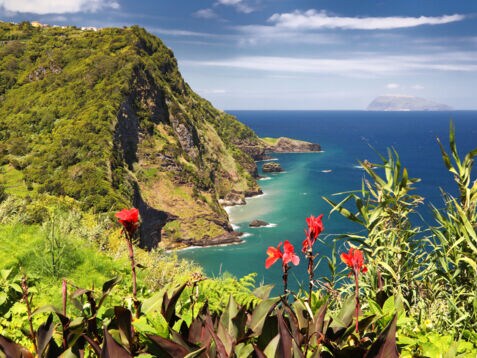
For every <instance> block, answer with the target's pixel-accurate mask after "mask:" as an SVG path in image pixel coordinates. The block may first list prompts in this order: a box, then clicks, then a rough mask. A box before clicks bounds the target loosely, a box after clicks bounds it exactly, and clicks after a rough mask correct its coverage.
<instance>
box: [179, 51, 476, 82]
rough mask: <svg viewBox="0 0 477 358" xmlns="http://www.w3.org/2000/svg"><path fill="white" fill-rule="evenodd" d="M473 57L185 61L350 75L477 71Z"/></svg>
mask: <svg viewBox="0 0 477 358" xmlns="http://www.w3.org/2000/svg"><path fill="white" fill-rule="evenodd" d="M461 55H462V56H463V57H465V56H469V57H471V56H475V57H474V58H475V59H474V60H473V61H467V60H462V61H461V60H459V58H460V57H461V56H460V53H451V54H443V55H438V54H429V55H416V56H377V55H376V54H373V53H369V54H361V55H360V56H359V57H358V56H355V57H350V58H295V57H277V56H275V57H274V56H243V57H236V58H230V59H224V60H217V61H183V62H182V64H186V65H192V66H207V67H229V68H238V69H246V70H257V71H263V72H277V73H287V74H289V73H306V74H320V75H341V76H348V77H361V78H363V77H376V76H390V75H397V74H403V73H411V72H423V71H450V72H469V73H477V53H465V54H461Z"/></svg>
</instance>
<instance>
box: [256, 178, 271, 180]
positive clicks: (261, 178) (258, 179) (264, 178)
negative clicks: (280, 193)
mask: <svg viewBox="0 0 477 358" xmlns="http://www.w3.org/2000/svg"><path fill="white" fill-rule="evenodd" d="M258 180H272V178H271V177H264V178H260V179H258Z"/></svg>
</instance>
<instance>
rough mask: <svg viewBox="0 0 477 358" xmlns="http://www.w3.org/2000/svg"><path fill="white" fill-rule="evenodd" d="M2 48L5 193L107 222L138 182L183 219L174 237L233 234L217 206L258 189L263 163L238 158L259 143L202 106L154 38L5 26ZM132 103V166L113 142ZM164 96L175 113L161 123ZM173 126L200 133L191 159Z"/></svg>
mask: <svg viewBox="0 0 477 358" xmlns="http://www.w3.org/2000/svg"><path fill="white" fill-rule="evenodd" d="M0 40H2V41H5V46H3V47H2V48H1V49H0V78H1V79H2V80H1V81H0V104H1V105H0V140H1V141H0V161H1V162H2V163H4V164H7V166H6V168H7V171H6V173H5V175H2V177H1V178H0V180H2V181H3V182H4V183H5V186H6V191H7V193H8V194H10V195H12V196H18V197H25V196H27V195H28V196H29V197H30V198H31V199H32V200H33V201H36V202H38V203H40V205H41V203H42V201H43V200H44V196H45V195H49V196H53V197H55V196H56V197H59V196H67V197H70V198H73V199H75V200H77V201H78V202H80V203H81V205H82V207H83V209H84V210H89V209H92V210H94V211H97V212H104V211H110V210H114V209H118V208H120V207H122V206H126V205H130V203H131V200H132V196H133V195H132V192H133V190H132V183H133V182H135V181H138V183H139V187H140V188H141V189H142V191H143V192H142V196H143V198H144V199H145V200H146V201H147V202H148V204H150V205H152V206H155V207H156V208H158V209H160V210H164V211H167V212H170V213H171V214H174V215H176V216H178V217H179V220H178V223H176V224H175V227H176V229H177V230H176V231H175V232H176V233H175V234H174V235H172V236H167V235H166V238H167V237H169V238H172V239H173V238H175V237H178V236H179V237H186V238H196V239H200V238H202V237H204V236H206V235H207V236H210V237H214V236H217V235H219V234H222V233H224V232H225V229H224V227H226V223H227V215H226V213H225V212H224V211H223V210H222V209H221V208H220V206H219V205H218V202H217V200H218V198H220V197H223V196H224V195H225V194H226V193H227V192H229V191H230V190H239V191H248V190H256V189H257V188H258V186H257V184H256V182H255V181H254V179H253V178H252V176H251V175H250V173H249V171H253V168H254V163H253V161H252V160H251V158H250V157H248V156H247V155H245V154H244V153H243V152H242V151H241V150H240V149H239V144H240V142H241V141H243V140H247V141H251V142H252V143H255V144H258V143H259V141H258V138H257V137H256V135H255V134H254V133H253V131H251V130H250V129H249V128H248V127H246V126H244V125H243V124H241V123H239V122H238V121H236V120H235V119H234V118H233V117H232V116H230V115H228V114H226V113H223V112H221V111H218V110H216V109H215V108H213V107H212V106H211V104H210V103H209V102H207V101H205V100H204V99H202V98H200V97H199V96H197V95H196V94H195V93H194V92H193V91H192V90H191V89H190V88H189V86H188V85H187V84H186V83H185V82H184V81H183V79H182V77H181V75H180V73H179V72H178V68H177V63H176V60H175V58H174V56H173V54H172V52H171V51H170V50H169V49H168V48H167V47H165V46H164V45H163V44H162V42H161V41H160V40H159V39H157V38H156V37H155V36H152V35H150V34H148V33H146V32H145V31H144V30H142V29H139V28H137V27H133V28H128V29H103V30H101V31H99V32H90V31H80V30H77V29H74V28H68V29H59V28H48V29H34V28H31V27H28V26H27V25H25V24H23V25H20V26H14V25H10V24H6V23H0ZM131 94H134V98H133V99H132V100H130V102H131V103H129V104H128V105H129V107H130V108H131V113H129V114H128V115H132V116H135V117H137V119H138V122H137V125H138V126H139V143H138V148H137V151H136V152H135V159H134V165H133V166H132V167H131V166H128V165H126V163H125V160H126V158H125V157H124V156H123V153H122V152H121V150H120V148H119V147H118V144H117V143H116V142H115V140H113V138H114V136H115V131H116V130H117V129H116V126H117V122H118V112H119V110H120V108H122V107H121V106H122V105H124V103H125V102H127V99H128V98H129V97H128V96H131ZM161 96H162V97H163V100H164V106H166V107H165V108H161V110H162V111H163V112H164V113H166V115H164V116H163V118H159V119H158V118H157V115H156V113H155V112H157V109H158V108H157V107H158V106H161V105H162V104H161V103H159V104H158V103H156V102H157V101H156V100H157V98H158V97H161ZM155 101H156V102H155ZM171 121H176V124H178V125H183V126H185V127H187V128H189V129H190V130H191V133H192V134H191V137H192V142H193V143H192V150H191V151H190V152H187V151H186V150H185V149H184V148H183V143H181V138H180V137H179V134H178V132H177V130H176V128H173V126H172V123H171ZM194 131H195V134H194ZM78 133H81V136H78ZM123 149H124V148H123ZM158 153H160V154H164V155H166V156H167V157H169V158H170V160H171V161H172V164H173V165H172V168H173V170H171V167H168V168H167V169H164V158H163V157H162V158H161V157H159V156H158V155H157V154H158ZM171 188H173V190H171ZM158 190H159V191H158ZM49 200H50V199H49ZM156 205H157V206H156ZM204 218H205V219H204ZM204 220H205V222H204ZM217 222H219V223H221V224H219V225H218V224H216V223H217ZM166 234H167V232H166ZM168 245H173V243H169V244H168Z"/></svg>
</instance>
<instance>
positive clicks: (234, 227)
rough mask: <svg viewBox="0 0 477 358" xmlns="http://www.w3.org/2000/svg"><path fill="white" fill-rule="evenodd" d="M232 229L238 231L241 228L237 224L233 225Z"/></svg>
mask: <svg viewBox="0 0 477 358" xmlns="http://www.w3.org/2000/svg"><path fill="white" fill-rule="evenodd" d="M231 225H232V229H234V231H237V230H238V229H240V226H239V225H236V224H232V223H231Z"/></svg>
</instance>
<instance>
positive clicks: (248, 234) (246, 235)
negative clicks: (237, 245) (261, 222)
mask: <svg viewBox="0 0 477 358" xmlns="http://www.w3.org/2000/svg"><path fill="white" fill-rule="evenodd" d="M250 236H253V234H251V233H249V232H244V233H243V235H242V236H240V238H241V239H244V238H246V237H250Z"/></svg>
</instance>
